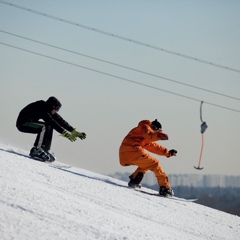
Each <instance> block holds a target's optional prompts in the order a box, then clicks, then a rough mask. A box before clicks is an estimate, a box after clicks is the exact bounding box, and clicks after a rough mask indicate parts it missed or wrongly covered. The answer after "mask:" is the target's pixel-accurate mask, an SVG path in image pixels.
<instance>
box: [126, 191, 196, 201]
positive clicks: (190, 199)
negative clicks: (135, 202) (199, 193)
mask: <svg viewBox="0 0 240 240" xmlns="http://www.w3.org/2000/svg"><path fill="white" fill-rule="evenodd" d="M131 189H134V190H135V191H138V192H140V193H143V194H147V195H150V196H155V197H160V198H165V199H171V200H175V201H183V202H196V201H197V200H198V199H197V198H187V199H186V198H180V197H176V196H161V195H159V193H153V192H148V191H146V190H143V189H141V188H131Z"/></svg>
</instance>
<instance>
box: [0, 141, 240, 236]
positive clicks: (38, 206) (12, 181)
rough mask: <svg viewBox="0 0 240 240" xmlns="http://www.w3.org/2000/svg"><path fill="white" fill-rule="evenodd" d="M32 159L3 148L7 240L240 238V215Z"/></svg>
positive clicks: (0, 206)
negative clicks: (149, 193)
mask: <svg viewBox="0 0 240 240" xmlns="http://www.w3.org/2000/svg"><path fill="white" fill-rule="evenodd" d="M27 154H28V152H26V151H23V150H20V149H16V148H13V147H11V146H6V145H3V144H0V162H1V167H0V239H1V240H10V239H11V240H13V239H16V240H28V239H31V240H38V239H40V240H43V239H48V240H49V239H51V240H55V239H56V240H61V239H67V240H72V239H73V240H75V239H83V240H87V239H103V240H107V239H111V240H115V239H125V240H127V239H134V240H136V239H137V240H140V239H144V240H146V239H151V240H154V239H158V240H159V239H178V240H179V239H184V240H187V239H189V240H193V239H204V240H206V239H208V240H209V239H216V240H220V239H231V240H234V239H240V238H239V236H240V218H239V217H238V216H234V215H230V214H228V213H224V212H221V211H218V210H214V209H211V208H208V207H205V206H202V205H199V204H197V203H194V202H184V201H176V200H172V199H166V198H161V197H157V196H152V195H148V194H144V193H142V192H139V191H135V190H132V189H129V188H127V183H126V182H123V181H120V180H117V179H114V178H111V177H108V176H104V175H100V174H97V173H93V172H90V171H87V170H84V169H80V168H76V167H70V168H67V167H65V168H58V167H57V166H52V165H49V164H46V163H42V162H38V161H34V160H32V159H30V158H28V157H26V156H24V155H27ZM102 161H104V160H102ZM55 165H56V164H55ZM144 190H145V191H148V192H154V191H153V190H150V189H144Z"/></svg>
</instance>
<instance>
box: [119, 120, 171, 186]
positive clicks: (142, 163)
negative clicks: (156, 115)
mask: <svg viewBox="0 0 240 240" xmlns="http://www.w3.org/2000/svg"><path fill="white" fill-rule="evenodd" d="M158 140H168V135H167V134H165V133H163V132H162V130H158V131H155V130H153V129H152V128H151V121H149V120H143V121H141V122H139V124H138V126H137V127H135V128H133V129H132V130H131V131H130V132H129V133H128V135H127V136H126V137H125V138H124V139H123V141H122V144H121V146H120V149H119V159H120V164H121V165H122V166H130V165H136V166H138V168H137V170H136V171H135V172H134V173H133V174H132V177H133V178H135V177H136V176H137V174H138V173H139V172H142V173H143V174H145V173H146V172H147V171H148V170H150V171H152V172H154V174H155V176H156V178H157V181H158V183H159V186H161V187H163V186H165V187H167V188H171V185H170V183H169V180H168V176H167V174H166V173H165V172H164V170H163V168H162V166H161V164H160V162H159V161H158V159H156V158H154V157H152V156H151V155H149V154H148V152H147V151H146V150H148V151H149V152H152V153H155V154H158V155H161V156H166V157H170V155H169V152H168V149H167V148H165V147H163V146H161V145H159V144H157V143H156V142H155V141H158ZM145 149H146V150H145Z"/></svg>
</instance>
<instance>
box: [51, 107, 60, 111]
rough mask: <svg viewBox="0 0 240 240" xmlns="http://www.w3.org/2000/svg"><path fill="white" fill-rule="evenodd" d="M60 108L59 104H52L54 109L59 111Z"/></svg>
mask: <svg viewBox="0 0 240 240" xmlns="http://www.w3.org/2000/svg"><path fill="white" fill-rule="evenodd" d="M60 108H61V106H53V109H54V110H56V111H59V110H60Z"/></svg>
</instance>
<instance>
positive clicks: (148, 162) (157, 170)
mask: <svg viewBox="0 0 240 240" xmlns="http://www.w3.org/2000/svg"><path fill="white" fill-rule="evenodd" d="M137 155H138V156H136V153H133V158H132V159H130V160H129V158H131V156H130V154H129V152H121V153H120V164H121V165H122V166H130V165H136V166H138V168H137V169H136V171H135V172H134V173H133V174H132V177H133V178H135V177H136V176H137V174H138V173H139V172H142V173H143V174H145V173H146V172H147V171H148V170H150V171H152V172H153V173H154V174H155V176H156V178H157V181H158V184H159V186H161V187H167V188H171V184H170V183H169V180H168V176H167V174H166V173H165V172H164V170H163V168H162V166H161V164H160V162H159V161H158V160H157V159H156V158H154V157H152V156H151V155H149V154H148V153H147V152H144V154H141V155H139V154H137Z"/></svg>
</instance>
